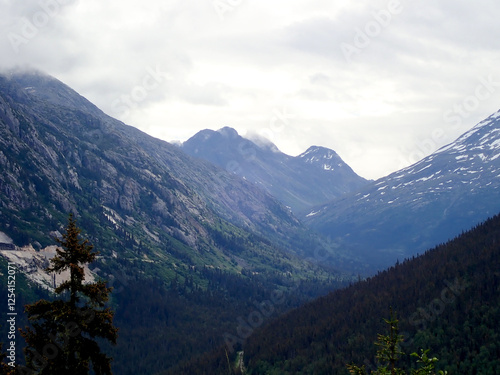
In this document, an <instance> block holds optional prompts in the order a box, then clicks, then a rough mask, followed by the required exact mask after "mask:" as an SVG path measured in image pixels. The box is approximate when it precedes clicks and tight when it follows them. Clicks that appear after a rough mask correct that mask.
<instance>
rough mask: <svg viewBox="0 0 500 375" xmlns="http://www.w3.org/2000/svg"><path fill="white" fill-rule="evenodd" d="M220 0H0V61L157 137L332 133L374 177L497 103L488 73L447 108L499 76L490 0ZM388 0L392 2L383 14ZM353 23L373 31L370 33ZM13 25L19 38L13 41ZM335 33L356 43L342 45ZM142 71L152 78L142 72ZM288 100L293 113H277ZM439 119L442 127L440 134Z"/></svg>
mask: <svg viewBox="0 0 500 375" xmlns="http://www.w3.org/2000/svg"><path fill="white" fill-rule="evenodd" d="M219 3H222V4H226V7H224V8H222V9H223V10H221V8H217V7H215V6H214V4H215V2H213V1H204V2H198V3H197V4H196V5H194V4H192V3H189V2H185V1H184V2H183V1H180V0H174V1H169V2H160V1H158V0H153V1H149V2H146V3H144V4H138V3H137V2H133V1H130V0H122V1H118V0H109V1H105V2H102V1H97V0H85V1H77V0H26V1H15V0H2V1H0V12H1V14H2V18H1V20H0V53H1V54H2V62H0V64H1V65H0V67H3V68H6V67H11V66H14V65H30V66H33V67H35V68H38V69H41V70H43V71H46V72H47V73H49V74H52V75H54V76H56V77H57V78H59V79H61V80H62V81H64V82H65V83H67V84H68V85H69V86H71V87H73V88H74V89H76V90H77V91H78V92H80V93H81V94H82V95H84V96H86V97H87V98H88V99H89V100H91V101H93V102H94V103H95V104H97V105H98V106H99V107H101V108H102V109H103V110H105V111H106V112H107V113H109V114H111V115H113V116H116V117H118V118H119V119H121V120H124V121H126V122H127V123H130V124H131V125H134V126H137V127H139V128H140V129H142V130H145V131H147V132H149V133H151V134H153V135H155V136H158V137H161V138H164V139H166V140H172V139H175V138H180V139H181V140H184V139H186V138H187V137H189V136H191V135H193V134H195V133H196V132H197V131H199V130H201V129H203V128H211V129H219V128H221V127H222V126H233V127H235V128H237V129H238V131H239V132H240V133H242V134H244V133H245V131H247V130H253V131H254V132H261V133H263V134H267V135H268V136H269V137H271V138H272V140H273V141H274V142H276V143H277V146H278V147H279V148H280V149H281V150H283V151H284V152H288V153H290V154H298V153H300V152H303V151H304V150H305V149H306V148H307V147H308V146H310V145H312V144H320V145H323V146H326V147H331V148H333V149H335V150H336V151H337V152H338V153H339V154H340V155H341V156H342V157H343V158H344V159H345V160H346V162H347V163H349V164H350V165H351V166H353V167H354V169H355V170H356V171H357V172H359V173H360V174H362V175H363V176H365V177H370V178H374V177H380V176H382V175H384V174H388V173H390V172H391V171H393V170H395V169H397V168H400V167H402V166H404V165H403V164H405V163H406V164H408V163H410V162H411V161H412V160H413V156H412V155H417V154H418V155H420V154H422V153H423V152H427V153H428V152H430V150H428V149H427V148H425V147H422V145H423V144H426V145H428V144H431V142H427V141H429V140H431V141H432V142H434V143H433V144H435V147H436V148H438V147H439V146H442V145H443V143H444V142H449V141H452V140H453V138H454V137H457V136H458V135H459V134H460V132H463V131H465V130H467V129H468V128H470V127H472V126H473V125H474V124H475V123H476V122H478V121H479V120H481V119H482V118H483V117H486V116H487V115H488V114H490V113H492V112H494V111H495V110H497V109H498V107H500V105H499V104H498V103H499V102H500V90H499V89H497V88H496V87H495V90H494V92H493V93H491V95H490V97H489V98H488V100H482V101H480V102H479V103H478V105H477V108H475V110H474V111H471V112H469V113H466V115H467V117H462V118H461V119H460V120H461V121H460V124H459V125H458V126H452V125H456V124H450V122H449V121H447V117H446V114H447V113H448V111H450V110H453V108H454V107H455V106H456V105H460V104H461V103H463V101H464V100H465V99H466V98H467V97H469V96H470V95H473V94H474V91H475V89H476V87H477V85H478V84H479V82H481V79H483V78H485V77H488V76H491V77H492V78H493V79H496V80H497V81H500V72H498V70H497V68H496V67H497V66H499V60H500V40H499V39H498V38H497V36H498V34H499V31H500V25H499V24H498V22H497V20H498V17H499V16H500V9H499V8H498V6H497V4H496V3H495V2H494V1H493V0H478V1H476V2H456V1H451V0H443V1H440V2H435V1H430V0H423V1H420V2H418V3H416V2H410V1H407V0H399V1H398V0H387V1H385V0H362V1H358V2H354V3H353V2H352V1H347V0H345V1H338V2H334V3H333V2H331V1H328V0H311V1H308V2H304V1H301V0H290V1H286V2H285V1H283V0H276V1H273V2H272V3H270V2H268V1H264V0H253V1H248V0H242V1H239V2H231V1H227V0H221V2H219ZM396 3H397V4H399V8H397V9H400V8H401V11H396V12H392V13H390V17H389V18H387V17H388V13H387V12H388V11H389V12H390V9H391V8H390V7H391V6H394V4H396ZM391 4H392V5H391ZM394 9H395V8H394ZM44 14H45V15H44ZM384 17H385V18H384ZM377 22H378V25H377ZM29 24H31V25H33V27H31V28H30V26H29ZM23 33H24V34H23ZM360 33H365V34H367V35H368V34H369V35H368V39H367V40H364V41H365V42H366V45H364V44H363V43H362V42H363V38H365V39H366V36H364V37H363V36H361V34H360ZM13 34H17V35H20V36H21V37H23V38H24V39H25V40H21V39H18V40H17V42H18V44H17V45H16V43H14V44H13V39H12V35H13ZM356 38H358V39H356ZM356 41H357V42H360V43H361V44H360V43H358V45H357V46H356ZM343 44H350V45H353V46H354V47H355V48H356V49H357V51H356V52H355V53H354V54H352V56H350V58H349V59H348V58H346V53H345V50H343V49H342V46H343ZM16 46H17V50H16ZM360 46H361V47H360ZM151 71H157V72H160V73H161V74H160V73H158V74H156V75H155V74H154V73H153V76H158V77H160V78H157V79H156V80H154V79H153V80H151V77H149V78H148V75H149V76H150V75H151ZM284 109H285V110H288V111H290V112H292V113H293V114H294V115H295V117H294V118H293V120H291V121H289V122H288V123H287V124H286V126H285V127H283V126H281V127H276V126H273V124H272V123H273V118H274V117H275V113H276V111H284ZM436 129H442V130H443V133H444V135H443V136H442V137H440V139H438V140H434V139H433V132H434V131H435V130H436ZM422 148H425V150H422Z"/></svg>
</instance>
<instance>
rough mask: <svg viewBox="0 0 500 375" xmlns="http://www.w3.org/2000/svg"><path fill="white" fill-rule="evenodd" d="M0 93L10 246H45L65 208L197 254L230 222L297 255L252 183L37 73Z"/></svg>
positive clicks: (279, 212)
mask: <svg viewBox="0 0 500 375" xmlns="http://www.w3.org/2000/svg"><path fill="white" fill-rule="evenodd" d="M0 90H1V91H0V92H1V96H0V121H1V123H0V124H1V128H0V132H1V137H0V165H2V169H3V171H4V173H3V174H2V176H1V177H0V199H1V200H0V209H1V211H2V219H3V220H5V221H4V222H3V223H1V224H2V225H1V227H2V228H1V229H2V230H3V231H4V232H6V233H8V234H9V235H10V236H11V237H12V238H14V239H16V240H17V242H20V243H18V244H21V245H25V244H27V242H29V241H35V242H36V241H38V242H41V243H43V242H44V241H45V242H46V241H47V240H50V239H48V238H47V237H48V236H47V235H48V233H49V232H50V231H53V230H58V229H60V225H61V222H64V220H61V218H62V217H64V216H66V215H67V213H68V212H70V211H72V212H75V213H77V214H78V215H79V216H81V219H82V220H84V221H85V222H84V223H83V224H84V225H83V227H86V226H87V227H89V228H88V229H87V230H89V231H90V230H91V228H93V227H99V226H100V225H101V224H103V223H106V224H105V225H107V226H109V227H111V228H113V230H115V231H116V230H121V231H122V232H124V233H127V236H137V235H138V233H139V232H140V233H141V236H142V237H144V238H143V239H142V241H147V242H148V243H151V244H161V242H162V236H163V235H165V236H168V237H169V238H171V239H172V240H176V241H180V242H181V243H182V244H184V245H186V246H188V247H191V248H193V249H196V250H197V251H201V250H202V249H204V248H206V249H209V248H211V247H212V246H213V241H214V238H213V237H214V236H213V232H222V229H223V227H224V226H225V225H228V226H231V225H232V226H235V227H237V228H241V230H243V231H249V232H251V233H253V234H255V235H258V236H263V237H267V238H271V239H272V241H273V242H274V243H275V245H279V246H283V247H286V248H287V249H289V250H290V252H291V253H302V255H307V254H306V252H307V246H306V244H307V245H311V243H308V241H310V240H311V237H309V236H308V235H307V233H306V230H305V228H304V227H303V226H302V225H301V224H300V223H299V221H298V220H297V219H296V218H295V217H294V216H293V215H291V214H290V212H289V211H288V210H287V209H286V208H285V207H284V206H282V205H281V204H280V203H278V202H277V201H276V200H275V199H274V198H272V197H271V196H270V195H268V194H266V193H264V192H263V191H262V190H261V189H258V188H256V187H255V186H253V185H252V184H250V183H248V182H245V181H244V180H242V179H240V178H238V177H236V176H233V175H231V174H230V173H226V172H224V171H222V170H220V169H218V168H216V167H214V166H212V165H210V164H208V163H206V162H203V161H200V160H195V159H192V158H190V157H189V156H187V155H186V154H184V153H183V152H181V151H180V150H179V149H178V148H177V147H175V146H172V145H170V144H168V143H167V142H163V141H160V140H157V139H154V138H152V137H150V136H148V135H146V134H144V133H142V132H140V131H139V130H137V129H135V128H132V127H129V126H126V125H124V124H122V123H120V122H119V121H116V120H114V119H112V118H110V117H108V116H106V115H105V114H104V113H102V112H101V111H100V110H99V109H98V108H96V107H95V106H93V105H92V104H91V103H89V102H88V101H87V100H85V99H84V98H82V97H81V96H79V95H78V94H77V93H75V92H74V91H73V90H71V89H70V88H68V87H67V86H65V85H63V84H62V83H60V82H59V81H57V80H55V79H53V78H50V77H47V76H44V75H43V74H39V73H34V74H17V75H11V76H10V77H1V78H0ZM7 218H8V220H7ZM87 224H88V225H87ZM292 234H293V236H292ZM297 234H299V235H297ZM301 234H302V235H303V236H302V237H301ZM292 237H293V238H295V239H296V241H295V243H293V242H294V240H292V241H290V238H292ZM312 241H313V242H314V240H312ZM132 242H137V243H138V242H139V241H138V240H137V239H135V240H134V241H132ZM44 245H45V243H44ZM201 254H203V256H204V257H210V256H211V255H208V254H209V253H204V252H203V251H201ZM219 260H220V259H219ZM212 261H216V258H214V259H212ZM211 264H212V263H211Z"/></svg>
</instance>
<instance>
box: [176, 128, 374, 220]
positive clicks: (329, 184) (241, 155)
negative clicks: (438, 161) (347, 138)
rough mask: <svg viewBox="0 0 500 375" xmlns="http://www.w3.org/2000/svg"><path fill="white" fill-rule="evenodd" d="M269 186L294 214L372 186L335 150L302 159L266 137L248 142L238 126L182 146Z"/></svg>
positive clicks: (309, 152) (320, 150)
mask: <svg viewBox="0 0 500 375" xmlns="http://www.w3.org/2000/svg"><path fill="white" fill-rule="evenodd" d="M181 147H182V149H183V150H184V151H185V152H187V153H188V154H190V155H192V156H195V157H198V158H201V159H205V160H208V161H210V162H212V163H214V164H215V165H218V166H220V167H222V168H225V169H226V170H228V171H229V172H232V173H234V174H236V175H238V176H240V177H243V178H245V179H246V180H248V181H250V182H253V183H254V184H256V185H257V186H260V187H262V188H264V189H265V190H266V191H267V192H268V193H270V194H271V195H273V196H274V197H276V198H277V199H278V200H280V201H281V202H282V203H284V204H285V205H287V206H288V207H290V208H291V210H292V211H293V212H294V213H299V212H302V211H305V210H307V209H309V208H311V207H312V206H316V205H319V204H322V203H326V202H329V201H331V200H333V199H335V198H338V197H340V196H342V195H344V194H346V193H349V192H352V191H354V190H356V189H358V188H360V187H361V186H363V185H364V184H366V183H367V181H366V180H365V179H363V178H362V177H360V176H358V175H357V174H356V173H355V172H354V171H353V170H352V169H351V168H350V167H349V166H348V165H347V164H346V163H345V162H344V161H343V160H342V159H341V158H340V156H339V155H337V153H336V152H335V151H333V150H330V149H327V148H324V147H317V146H312V147H310V148H309V149H308V150H307V151H306V152H304V153H302V154H301V155H298V156H296V157H293V156H289V155H286V154H284V153H282V152H281V151H280V150H279V149H278V148H277V147H276V146H275V145H274V144H272V143H271V142H269V141H267V140H264V139H260V138H259V139H254V140H250V139H246V138H243V137H241V136H240V135H239V134H238V133H237V132H236V130H234V129H232V128H228V127H225V128H222V129H220V130H218V131H213V130H202V131H200V132H199V133H197V134H196V135H194V136H193V137H192V138H190V139H189V140H187V141H186V142H184V143H183V144H182V145H181Z"/></svg>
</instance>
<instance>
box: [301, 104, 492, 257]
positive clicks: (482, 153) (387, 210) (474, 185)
mask: <svg viewBox="0 0 500 375" xmlns="http://www.w3.org/2000/svg"><path fill="white" fill-rule="evenodd" d="M499 212H500V112H497V113H495V114H493V115H492V116H490V117H489V118H487V119H485V120H484V121H482V122H481V123H479V124H477V125H476V126H475V127H474V128H472V129H471V130H470V131H468V132H466V133H465V134H463V135H462V136H461V137H459V138H458V139H457V140H456V141H455V142H453V143H451V144H449V145H447V146H445V147H443V148H441V149H440V150H438V151H436V152H435V153H434V154H432V155H430V156H428V157H426V158H424V159H423V160H421V161H420V162H418V163H416V164H414V165H412V166H410V167H408V168H404V169H402V170H400V171H398V172H395V173H393V174H391V175H389V176H387V177H384V178H381V179H379V180H377V181H375V182H373V183H371V184H369V185H368V186H366V187H364V188H363V189H361V190H360V191H359V192H357V193H356V194H352V195H350V196H348V197H346V198H344V199H340V200H336V201H334V202H332V203H330V204H328V205H324V206H320V207H317V208H314V209H313V210H311V212H309V213H308V214H307V215H305V216H304V220H305V222H306V223H307V224H308V225H309V226H310V227H312V228H313V229H315V230H318V231H320V232H323V233H325V234H328V235H330V236H331V237H332V238H333V239H335V240H337V241H339V242H340V243H341V244H342V245H344V246H346V247H349V248H351V249H352V251H353V253H355V254H357V256H359V257H360V258H361V259H363V261H365V262H366V263H369V264H370V265H373V266H375V267H384V266H387V265H389V264H391V263H393V262H395V261H396V259H398V258H399V259H400V260H402V259H403V258H405V257H408V256H411V255H414V254H416V253H418V252H422V251H425V250H426V249H428V248H430V247H433V246H435V245H437V244H439V243H442V242H445V241H447V240H449V239H451V238H453V237H455V236H456V235H458V234H460V232H461V231H463V230H468V229H470V228H471V227H473V226H474V225H477V224H479V223H480V222H481V221H484V220H486V219H487V218H488V217H491V216H494V215H496V214H498V213H499Z"/></svg>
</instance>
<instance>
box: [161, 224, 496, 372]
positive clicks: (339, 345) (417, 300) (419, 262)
mask: <svg viewBox="0 0 500 375" xmlns="http://www.w3.org/2000/svg"><path fill="white" fill-rule="evenodd" d="M499 270H500V216H498V215H497V216H496V217H494V218H492V219H489V220H487V221H486V222H485V223H483V224H481V225H479V226H477V227H475V228H473V229H472V230H470V231H468V232H466V233H464V234H462V235H461V236H459V237H458V238H456V239H454V240H453V241H450V242H449V243H446V244H443V245H440V246H438V247H436V248H434V249H432V250H429V251H427V252H426V253H425V254H423V255H422V256H419V257H416V258H415V257H414V258H413V259H411V260H407V261H405V262H403V263H398V264H396V265H395V266H393V267H391V268H390V269H388V270H386V271H383V272H379V273H378V274H377V275H376V276H374V277H371V278H369V279H367V280H363V281H360V282H357V283H355V284H353V285H351V286H349V287H347V288H344V289H341V290H336V291H334V292H332V293H330V294H329V295H327V296H324V297H321V298H319V299H317V300H314V301H312V302H310V303H308V304H305V305H304V306H301V307H299V308H297V309H295V310H292V311H290V312H287V313H286V314H284V315H282V316H280V317H278V318H276V319H274V320H272V321H271V322H270V323H269V324H267V325H266V326H264V327H262V328H261V329H259V330H256V332H255V333H254V334H253V335H251V336H250V337H249V338H248V339H247V340H246V341H245V343H244V344H243V345H242V346H238V347H235V348H234V349H235V350H234V351H233V352H230V350H229V349H230V348H229V347H228V346H226V347H222V348H220V349H218V350H217V351H215V352H213V353H212V354H211V355H207V356H204V357H203V358H200V359H197V360H196V361H192V362H191V363H189V364H186V365H184V366H183V367H181V368H179V369H176V372H168V374H174V373H183V374H191V375H197V374H205V375H211V374H222V373H226V372H227V367H228V359H227V357H226V356H227V353H232V354H231V357H230V358H229V360H230V363H235V364H236V363H237V362H236V358H237V357H239V359H240V361H239V362H241V363H242V365H240V363H238V367H245V368H246V371H245V372H244V373H245V374H248V375H254V374H304V375H309V374H339V375H344V374H345V375H347V374H348V373H349V372H348V371H347V369H346V364H351V363H355V364H358V365H364V366H366V369H367V371H368V372H371V371H370V370H372V371H373V372H375V370H376V368H377V360H376V358H375V355H376V350H377V349H379V348H377V347H376V346H375V345H374V342H376V340H377V334H383V335H386V334H387V332H388V326H387V324H385V322H384V321H383V319H384V318H385V319H388V318H389V315H390V310H391V308H392V310H393V311H394V313H395V314H396V317H397V319H398V320H399V333H400V334H401V335H403V337H404V341H403V343H402V344H401V347H400V349H401V350H402V351H403V352H404V353H406V355H403V356H402V358H401V361H400V362H398V364H399V365H400V367H403V368H407V369H408V368H409V367H410V365H411V364H414V363H415V359H412V358H410V353H413V352H420V350H421V349H429V350H430V353H429V355H431V356H432V357H434V356H435V357H437V358H439V361H438V362H437V364H436V368H437V369H440V370H447V371H448V373H449V374H498V373H500V362H499V360H498V358H499V354H500V346H499V342H500V325H499V324H498V319H499V318H500V272H499ZM241 357H243V359H242V361H241ZM233 360H234V362H233ZM235 367H236V366H235ZM235 373H239V372H235Z"/></svg>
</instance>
